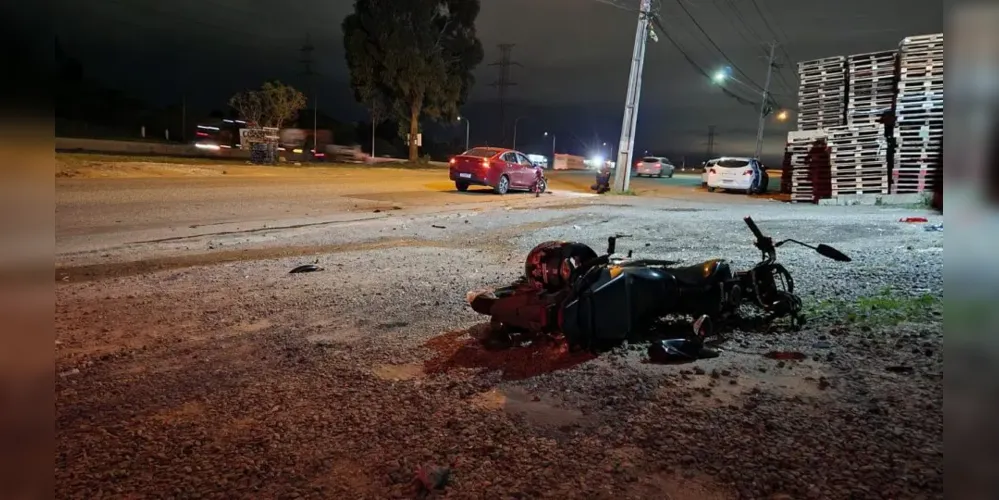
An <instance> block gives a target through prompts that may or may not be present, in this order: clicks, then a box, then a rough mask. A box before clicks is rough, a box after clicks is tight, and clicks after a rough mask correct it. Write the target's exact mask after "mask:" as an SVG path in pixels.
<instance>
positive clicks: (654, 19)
mask: <svg viewBox="0 0 999 500" xmlns="http://www.w3.org/2000/svg"><path fill="white" fill-rule="evenodd" d="M650 17H651V19H652V23H653V24H654V25H655V26H656V27H657V28H659V31H661V32H662V33H663V36H664V37H666V40H668V41H669V43H670V44H671V45H673V47H675V48H676V50H677V51H678V52H680V55H682V56H683V58H684V59H686V60H687V62H688V63H689V64H690V66H691V67H692V68H694V69H695V70H696V71H697V72H698V73H700V74H701V75H703V76H704V78H707V79H708V80H710V79H711V76H710V75H709V74H708V72H707V71H706V70H705V69H704V68H703V67H701V65H700V64H698V63H697V61H695V60H694V59H693V58H692V57H691V56H690V54H687V52H686V51H685V50H683V47H681V46H680V44H679V43H677V41H676V40H675V39H674V38H673V37H672V36H671V35H670V34H669V31H668V30H667V29H666V28H665V27H664V26H663V24H662V20H661V19H660V17H659V15H658V14H654V15H650ZM719 88H720V89H721V91H722V92H723V93H724V94H725V95H727V96H729V97H731V98H732V99H735V100H736V101H737V102H739V104H744V105H747V106H757V105H758V104H759V103H757V102H753V101H752V100H751V99H746V98H745V97H742V96H740V95H738V94H736V93H735V92H733V91H731V90H729V89H727V88H725V87H719Z"/></svg>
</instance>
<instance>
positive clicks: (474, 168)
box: [450, 147, 547, 194]
mask: <svg viewBox="0 0 999 500" xmlns="http://www.w3.org/2000/svg"><path fill="white" fill-rule="evenodd" d="M450 164H451V165H450V173H451V180H452V181H454V185H455V187H456V188H458V191H467V190H468V186H489V187H491V188H493V191H495V192H496V193H497V194H506V193H507V192H508V191H510V190H521V191H530V190H531V188H532V187H533V186H534V182H535V179H536V178H537V177H536V175H537V174H536V173H535V169H537V168H540V167H538V166H536V165H535V164H534V162H532V161H531V160H529V159H528V158H527V155H525V154H524V153H521V152H520V151H514V150H512V149H504V148H490V147H478V148H472V149H469V150H468V151H465V152H464V153H462V154H460V155H458V156H455V157H454V158H451V161H450ZM540 182H541V183H544V182H545V181H544V179H543V178H542V180H541V181H540ZM538 188H539V190H540V192H542V193H543V192H544V191H545V188H547V186H544V185H541V186H538Z"/></svg>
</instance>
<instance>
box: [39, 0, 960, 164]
mask: <svg viewBox="0 0 999 500" xmlns="http://www.w3.org/2000/svg"><path fill="white" fill-rule="evenodd" d="M65 1H66V0H57V3H62V2H65ZM616 1H617V2H619V3H621V4H624V5H631V4H634V6H635V7H637V5H638V3H639V0H616ZM678 2H682V3H683V6H685V7H686V8H687V10H689V11H690V13H691V14H693V16H694V18H695V19H696V20H697V21H698V22H699V23H700V25H701V26H702V27H703V28H704V29H705V31H707V32H708V33H709V34H710V36H711V37H712V39H714V41H715V42H716V43H717V45H718V46H719V47H720V48H721V49H722V50H723V51H724V52H725V54H726V55H727V56H728V57H729V58H730V59H731V60H732V61H733V62H735V63H736V65H737V66H738V67H739V68H741V69H742V70H744V71H745V72H746V73H748V74H749V76H750V77H751V78H752V80H753V81H755V82H756V83H758V84H762V83H763V81H764V79H765V75H766V61H765V58H764V54H765V48H764V43H765V42H766V41H769V40H771V39H775V38H776V39H778V40H780V41H781V42H783V44H782V47H783V49H784V51H786V53H787V56H790V58H791V61H788V60H787V57H786V56H785V55H784V51H778V55H780V56H781V62H782V63H784V67H783V68H782V69H781V75H780V77H779V78H778V77H775V79H774V82H775V84H774V87H773V91H774V92H775V93H776V94H777V95H776V97H777V99H778V101H779V102H781V103H787V104H788V105H790V106H795V105H796V101H797V96H796V95H795V93H796V89H795V88H793V87H794V86H795V85H796V79H795V73H796V68H795V64H794V63H796V62H797V61H802V60H808V59H816V58H821V57H829V56H834V55H847V54H853V53H862V52H871V51H876V50H890V49H893V48H895V47H897V45H898V42H899V40H901V39H902V38H903V37H905V36H907V35H917V34H925V33H936V32H941V31H943V13H942V2H941V0H836V1H830V0H756V4H757V5H758V6H759V8H760V10H761V11H762V13H763V17H765V18H766V20H767V21H768V22H769V25H770V26H769V27H768V26H767V24H766V23H765V22H764V20H763V17H761V16H760V14H759V13H758V12H757V11H756V8H755V7H754V4H753V0H661V5H662V11H661V12H662V15H663V18H664V20H665V25H666V28H667V29H669V30H670V33H671V35H672V36H673V38H674V39H676V40H677V41H678V43H679V44H680V45H681V46H682V48H683V49H684V50H685V51H686V52H687V53H688V54H689V55H690V56H691V57H692V58H694V59H695V60H696V61H697V62H698V64H699V65H701V66H702V67H704V68H706V69H709V70H714V69H716V68H720V67H722V66H725V65H727V63H726V62H725V60H724V58H723V57H722V55H721V54H719V52H718V51H717V50H716V49H715V48H713V47H712V46H711V44H710V43H709V42H708V41H707V39H706V37H705V36H704V35H703V34H702V33H701V32H700V31H699V30H698V29H697V28H696V27H695V26H694V24H693V22H691V20H690V18H688V17H687V14H685V13H684V11H683V10H682V9H681V7H680V4H679V3H678ZM352 4H353V2H352V1H351V0H289V1H284V2H278V1H268V0H173V1H171V2H161V1H158V0H155V1H154V0H93V1H90V2H86V3H75V2H74V3H73V4H72V5H73V6H75V7H74V8H73V9H71V10H65V9H63V10H61V11H60V12H61V13H62V14H61V15H57V16H55V32H56V34H57V36H59V37H60V41H61V42H62V43H63V44H64V45H65V46H66V47H67V49H68V51H69V52H71V53H72V54H73V55H75V56H76V57H77V58H78V59H80V60H81V62H82V63H83V64H84V66H85V69H86V71H87V73H88V74H91V75H92V76H98V77H101V78H102V79H103V80H104V81H105V82H106V83H107V84H109V85H112V86H115V87H118V88H121V89H123V90H127V91H129V92H131V93H133V94H135V95H137V96H139V97H143V98H146V99H148V100H150V101H153V102H156V103H158V104H172V103H177V102H179V101H180V99H181V96H182V95H186V96H187V100H188V103H189V105H191V106H193V107H197V108H201V109H204V110H206V111H207V110H210V109H212V108H220V107H223V105H224V102H225V100H226V99H227V98H228V96H229V95H231V94H233V93H234V92H236V91H238V90H241V89H243V88H246V87H255V86H257V85H259V83H261V82H262V81H263V80H265V79H280V80H282V81H285V82H288V83H292V84H297V85H299V86H301V87H304V81H303V77H302V76H301V72H302V65H301V63H300V59H301V57H300V54H299V52H298V49H299V48H300V47H301V45H302V44H303V42H304V40H305V36H306V33H309V34H311V36H312V40H313V44H314V45H315V47H316V50H315V58H316V61H317V70H318V71H319V72H320V73H321V74H322V75H323V76H322V85H321V90H320V107H321V108H322V109H323V111H325V112H327V113H329V114H331V115H333V116H335V117H337V118H340V119H342V120H363V119H364V118H365V116H366V115H365V112H364V109H363V108H361V107H359V106H358V105H356V104H355V103H354V102H353V98H352V95H351V93H350V90H349V87H348V85H347V72H346V67H345V65H344V62H343V49H342V41H341V33H340V22H341V20H342V19H343V18H344V17H345V16H346V15H347V14H348V13H349V12H350V11H351V9H352ZM481 4H482V10H481V13H480V15H479V18H478V22H477V29H478V34H479V38H480V39H481V40H482V43H483V45H484V46H485V49H486V60H485V61H484V63H483V65H482V66H481V67H480V68H479V69H478V70H477V72H476V75H477V79H478V84H477V85H476V87H475V88H474V89H473V90H472V93H471V95H472V97H471V100H470V102H469V103H468V105H467V106H466V107H465V114H467V116H469V117H470V120H471V124H472V125H471V135H472V139H473V141H472V142H481V141H487V140H493V141H495V140H497V139H498V138H499V124H498V120H497V118H496V109H497V105H496V89H495V88H492V87H490V86H488V83H491V82H492V81H494V80H495V79H496V76H497V68H496V67H491V66H488V65H487V63H490V62H493V61H495V60H496V59H498V57H499V50H498V49H497V48H496V45H497V44H499V43H514V44H516V47H515V48H514V49H513V59H514V60H515V61H517V62H519V63H520V64H521V65H522V66H520V67H515V68H513V69H512V77H513V80H514V81H515V82H517V84H518V85H517V86H516V87H513V88H511V89H510V91H509V96H510V97H509V99H510V101H511V103H510V104H508V111H507V113H508V115H509V116H514V117H515V116H520V115H527V117H526V118H524V119H522V120H520V126H519V130H518V146H519V147H520V149H525V150H532V151H536V152H539V153H546V152H548V151H549V150H550V147H551V146H550V144H548V145H545V143H544V142H542V140H541V136H542V133H543V131H545V130H552V131H553V132H554V134H555V135H556V137H557V139H556V147H557V148H558V149H559V152H562V151H561V150H562V148H563V147H571V148H572V149H573V150H574V152H576V153H584V152H585V151H584V147H583V146H584V145H585V144H599V143H602V142H607V143H608V145H610V144H612V143H616V141H617V138H618V135H619V133H620V128H621V117H622V108H623V104H624V98H625V91H626V85H627V77H628V67H629V63H630V56H631V50H632V45H633V43H634V35H635V24H636V20H637V14H636V13H634V12H629V11H627V10H623V9H618V8H615V7H613V6H610V5H607V4H604V3H600V2H599V1H598V0H481ZM73 12H75V13H76V14H74V15H67V13H73ZM771 28H772V29H773V31H774V32H775V33H772V32H771ZM659 39H660V40H659V42H658V43H653V42H651V41H650V42H649V46H648V49H647V55H646V61H645V71H644V77H643V87H642V96H641V107H640V113H639V120H638V132H637V134H638V139H637V144H636V149H637V150H638V151H642V150H650V151H656V152H660V153H666V154H671V155H674V156H675V155H680V154H690V155H701V154H703V151H704V150H705V147H706V141H707V130H708V126H709V125H715V126H716V127H717V128H716V130H717V137H716V147H715V151H716V153H721V154H732V155H736V154H751V153H752V150H753V147H754V143H755V136H756V110H755V109H754V108H752V107H748V106H745V105H742V104H740V103H738V102H736V101H735V100H733V99H731V98H729V97H727V96H725V95H724V94H722V93H721V92H720V91H719V90H718V89H717V88H716V87H714V86H713V85H712V84H711V83H709V82H708V81H706V80H705V79H704V78H703V77H702V76H701V75H700V74H698V73H697V72H696V70H694V69H693V68H692V67H691V66H690V64H689V63H688V62H687V61H686V60H685V59H684V57H683V56H682V55H681V54H680V53H679V51H678V50H677V49H676V48H675V47H673V46H672V45H671V44H670V43H669V42H668V41H667V40H666V39H665V37H663V36H660V37H659ZM730 85H732V86H733V90H736V91H738V92H739V93H740V94H743V95H747V96H748V94H749V90H748V89H745V88H742V87H741V86H740V85H739V84H737V83H732V84H730ZM788 87H791V88H788ZM793 127H794V120H793V115H792V120H790V121H789V122H787V123H775V122H773V121H771V122H769V123H768V132H767V134H766V143H765V148H764V154H765V156H771V157H772V156H773V155H777V154H780V153H781V152H782V150H783V143H784V139H785V137H786V132H787V130H790V129H792V128H793ZM452 129H453V133H454V134H455V135H460V136H463V134H464V127H462V126H457V125H456V126H454V127H453V128H452ZM438 130H439V131H440V129H438ZM587 149H592V148H587ZM678 160H679V159H678V158H675V159H674V161H678Z"/></svg>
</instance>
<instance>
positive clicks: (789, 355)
mask: <svg viewBox="0 0 999 500" xmlns="http://www.w3.org/2000/svg"><path fill="white" fill-rule="evenodd" d="M763 357H764V358H769V359H780V360H790V361H801V360H803V359H805V358H807V357H808V356H805V354H804V353H800V352H797V351H770V352H768V353H766V354H764V355H763Z"/></svg>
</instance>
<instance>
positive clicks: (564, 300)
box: [467, 217, 851, 351]
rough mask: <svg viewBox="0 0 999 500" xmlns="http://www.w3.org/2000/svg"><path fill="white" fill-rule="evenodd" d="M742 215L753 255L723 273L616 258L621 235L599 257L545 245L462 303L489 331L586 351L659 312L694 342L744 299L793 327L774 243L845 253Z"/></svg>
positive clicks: (793, 305)
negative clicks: (690, 324) (772, 232)
mask: <svg viewBox="0 0 999 500" xmlns="http://www.w3.org/2000/svg"><path fill="white" fill-rule="evenodd" d="M744 221H745V223H746V225H747V226H748V227H749V230H750V231H751V232H752V233H753V235H754V237H755V238H756V240H755V243H754V245H755V246H756V248H757V249H759V250H760V252H761V253H762V259H761V261H760V262H759V263H757V264H756V265H755V266H753V267H752V268H750V269H747V270H744V271H733V270H732V269H731V267H730V265H729V264H728V262H727V261H725V260H723V259H711V260H708V261H705V262H702V263H700V264H696V265H691V266H683V267H677V264H678V262H677V261H670V260H653V259H632V258H631V252H629V253H628V257H626V258H621V257H616V256H615V255H614V253H615V247H616V242H617V240H618V239H620V238H626V237H628V235H621V234H618V235H615V236H612V237H610V238H608V241H607V252H606V253H605V254H604V255H597V253H596V252H595V251H594V250H593V249H592V248H590V247H589V246H587V245H584V244H582V243H574V242H562V241H549V242H545V243H541V244H539V245H538V246H536V247H535V248H534V249H532V250H531V252H530V253H529V254H528V256H527V261H526V264H525V275H524V277H523V278H521V279H520V280H519V281H517V282H516V283H513V284H511V285H509V286H505V287H501V288H496V289H487V290H479V291H472V292H469V293H468V296H467V300H468V303H469V305H470V306H471V308H472V309H473V310H474V311H475V312H477V313H479V314H483V315H486V316H489V317H490V318H491V325H492V330H493V332H495V333H497V334H500V335H509V334H512V333H519V334H526V335H542V334H549V335H559V334H560V335H562V336H563V337H564V338H565V340H566V341H567V343H568V344H569V346H570V347H574V348H583V349H589V350H594V351H599V350H602V349H605V348H608V347H612V346H613V345H616V344H618V343H620V342H622V341H624V340H628V339H632V338H635V337H640V336H642V335H644V334H645V333H647V332H648V331H649V330H650V329H652V327H653V325H654V324H655V322H656V321H657V320H659V319H661V318H664V317H667V316H683V317H689V318H694V319H695V321H694V328H693V332H694V333H693V337H696V338H694V340H696V341H702V340H703V339H704V338H706V337H708V336H711V335H713V334H714V333H715V331H714V327H715V325H719V326H724V325H726V324H727V323H728V322H730V321H732V320H733V319H735V318H737V317H738V313H739V309H740V308H741V307H742V306H744V305H749V306H754V307H755V308H757V309H759V310H761V311H762V312H763V313H764V318H763V320H764V321H765V322H768V323H769V322H772V321H774V320H775V319H777V318H781V317H789V318H790V322H791V326H792V328H798V327H800V326H801V325H802V324H803V323H804V321H805V318H804V316H803V315H802V313H801V299H800V298H799V297H798V296H797V295H795V294H794V281H793V279H792V278H791V274H790V273H789V272H788V271H787V269H786V268H784V266H782V265H781V264H780V263H778V262H777V248H779V247H781V246H783V245H784V244H786V243H794V244H797V245H801V246H804V247H807V248H811V249H813V250H815V251H816V252H818V253H819V254H821V255H823V256H825V257H828V258H830V259H833V260H837V261H840V262H849V261H850V260H851V259H850V257H848V256H846V255H845V254H843V253H842V252H840V251H839V250H836V249H835V248H832V247H830V246H828V245H824V244H820V245H817V246H812V245H808V244H805V243H802V242H800V241H797V240H793V239H785V240H782V241H778V242H774V241H773V239H772V238H770V237H769V236H765V235H764V234H763V233H762V232H761V231H760V229H759V228H758V227H757V226H756V223H755V222H754V221H753V220H752V218H750V217H746V218H745V219H744Z"/></svg>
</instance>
